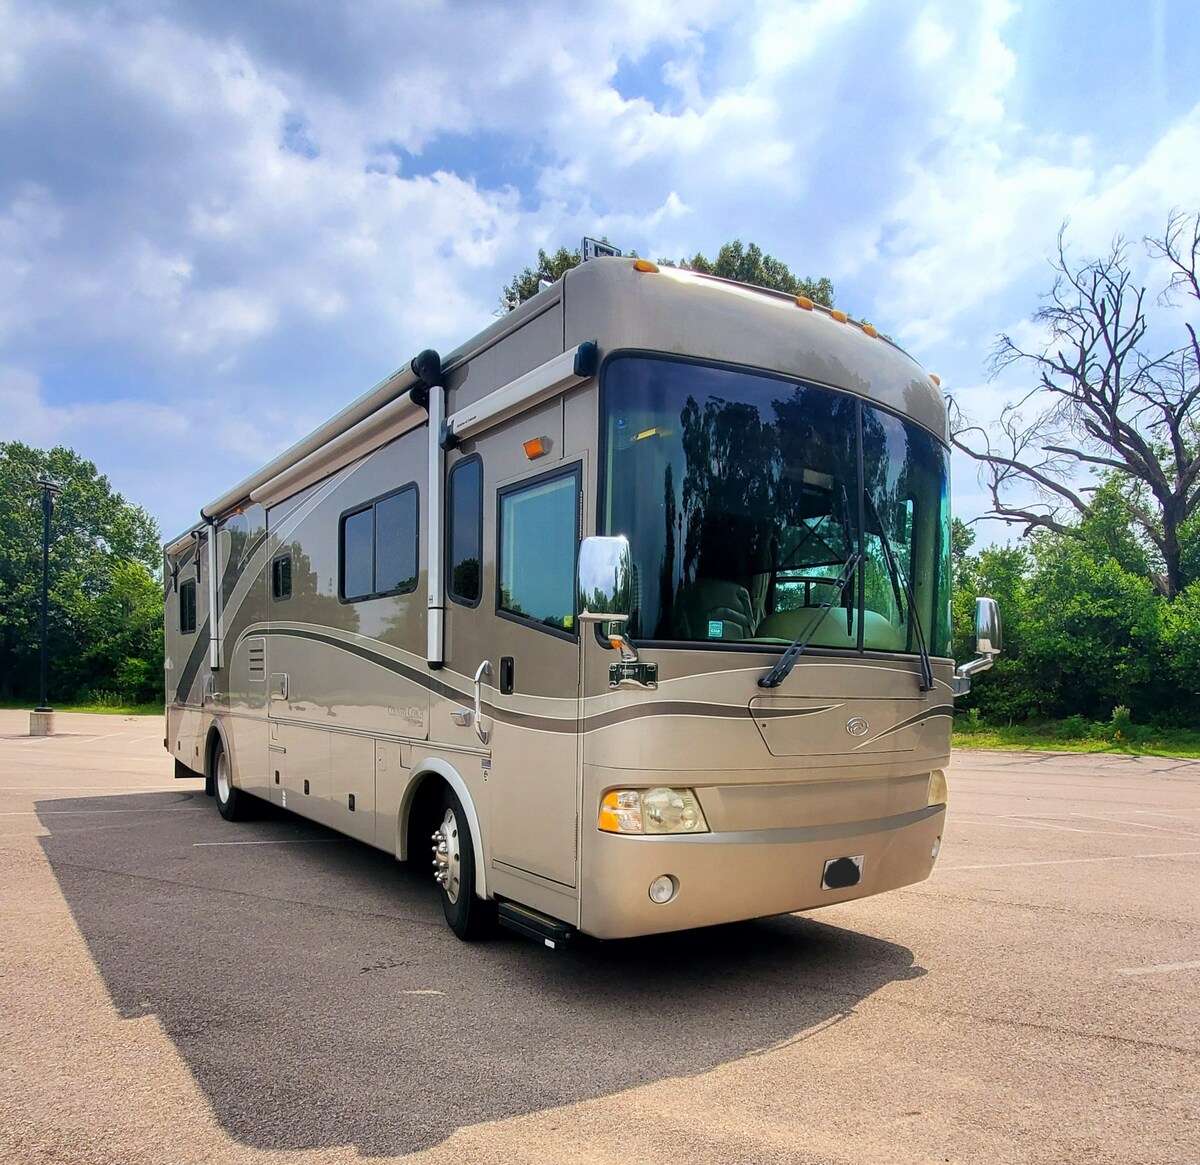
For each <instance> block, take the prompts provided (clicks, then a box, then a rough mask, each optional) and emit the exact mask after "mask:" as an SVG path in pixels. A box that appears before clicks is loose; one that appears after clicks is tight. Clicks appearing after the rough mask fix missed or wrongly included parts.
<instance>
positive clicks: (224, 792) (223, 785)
mask: <svg viewBox="0 0 1200 1165" xmlns="http://www.w3.org/2000/svg"><path fill="white" fill-rule="evenodd" d="M229 792H230V785H229V758H228V757H227V756H226V755H225V753H224V752H223V751H222V753H221V755H220V756H218V757H217V798H218V799H219V800H220V802H221V804H222V805H224V804H226V803H227V802H228V801H229Z"/></svg>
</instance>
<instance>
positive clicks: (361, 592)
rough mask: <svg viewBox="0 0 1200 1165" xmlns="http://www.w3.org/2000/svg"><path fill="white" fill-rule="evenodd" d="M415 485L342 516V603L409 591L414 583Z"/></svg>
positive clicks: (415, 555)
mask: <svg viewBox="0 0 1200 1165" xmlns="http://www.w3.org/2000/svg"><path fill="white" fill-rule="evenodd" d="M417 502H418V498H417V487H416V486H415V485H406V486H405V487H404V488H403V489H399V490H396V491H395V492H394V493H390V494H387V495H386V496H385V497H382V498H377V499H376V500H375V501H373V502H371V503H370V504H368V505H366V506H364V507H362V509H359V510H355V511H354V512H352V513H349V514H345V515H343V517H342V533H341V539H340V543H341V545H340V553H341V575H342V578H341V584H342V585H341V597H342V601H343V602H348V603H349V602H354V601H356V600H358V599H374V598H379V597H381V596H383V595H395V594H400V593H402V592H404V591H411V590H414V589H415V588H416V585H417V558H418V546H417V538H418V528H419V513H418V507H417Z"/></svg>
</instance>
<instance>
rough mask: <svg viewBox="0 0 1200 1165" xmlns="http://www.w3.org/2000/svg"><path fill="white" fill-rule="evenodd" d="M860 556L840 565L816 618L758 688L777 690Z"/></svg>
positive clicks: (838, 599) (778, 660)
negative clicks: (838, 572)
mask: <svg viewBox="0 0 1200 1165" xmlns="http://www.w3.org/2000/svg"><path fill="white" fill-rule="evenodd" d="M862 557H863V556H862V555H861V554H860V553H859V552H858V551H857V550H856V551H854V552H853V553H852V554H851V555H850V557H849V558H847V559H846V561H845V563H843V565H842V573H841V574H839V575H838V576H837V578H836V579H834V580H833V587H832V588H831V591H830V595H829V598H827V599H826V600H825V602H823V603H822V604H821V606H820V607H819V608H818V610H817V613H816V616H815V617H814V618H813V621H812V622H811V623H810V624H809V625H808V628H807V629H806V630H805V631H804V632H802V633H801V635H799V636H797V637H796V638H795V639H793V640H792V645H791V646H790V647H789V648H788V649H787V650H786V651H785V652H784V653H783V654H782V655H781V656H780V657H779V658H778V659H777V660H776V661H775V666H774V667H773V668H771V670H770V671H769V672H767V674H766V675H765V676H761V677H759V681H758V686H759V687H760V688H777V687H779V685H780V684H781V683H783V681H784V680H785V679H787V677H788V673H789V672H790V671H791V670H792V668H793V667H795V665H796V660H798V659H799V658H800V656H801V655H803V654H804V649H805V648H806V647H807V646H808V641H809V640H810V639H811V638H812V637H813V636H814V635H815V634H816V633H817V628H818V627H820V626H821V624H822V623H823V622H824V621H825V616H826V615H828V614H829V612H830V610H831V609H832V608H833V605H834V603H837V602H840V601H841V598H842V592H843V591H844V590H845V589H846V586H847V584H848V583H849V582H850V580H851V579H852V578H853V577H854V572H855V571H856V570H857V569H858V564H859V563H860V562H862Z"/></svg>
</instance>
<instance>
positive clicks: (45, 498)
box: [34, 477, 61, 712]
mask: <svg viewBox="0 0 1200 1165" xmlns="http://www.w3.org/2000/svg"><path fill="white" fill-rule="evenodd" d="M38 485H40V486H41V487H42V702H41V703H40V704H39V705H38V706H37V708H35V709H34V711H35V712H53V711H54V709H53V708H51V707H50V705H49V704H48V703H47V702H46V656H47V651H46V614H47V611H48V609H49V605H50V515H51V513H53V511H54V495H55V494H56V493H60V492H61V490H60V487H59V486H58V485H57V484H56V483H55V482H53V481H51V480H50V478H48V477H41V478H38Z"/></svg>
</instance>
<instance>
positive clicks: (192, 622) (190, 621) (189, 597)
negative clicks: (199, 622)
mask: <svg viewBox="0 0 1200 1165" xmlns="http://www.w3.org/2000/svg"><path fill="white" fill-rule="evenodd" d="M195 631H196V580H195V579H194V578H189V579H188V580H187V581H186V582H181V583H180V584H179V633H180V634H181V635H192V634H194V633H195Z"/></svg>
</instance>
